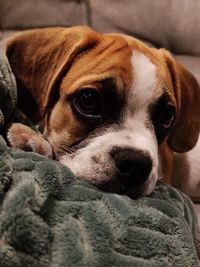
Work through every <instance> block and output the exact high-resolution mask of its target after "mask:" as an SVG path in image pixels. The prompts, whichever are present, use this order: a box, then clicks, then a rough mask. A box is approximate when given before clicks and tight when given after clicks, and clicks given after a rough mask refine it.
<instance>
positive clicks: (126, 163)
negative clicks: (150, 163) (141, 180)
mask: <svg viewBox="0 0 200 267" xmlns="http://www.w3.org/2000/svg"><path fill="white" fill-rule="evenodd" d="M132 165H133V163H132V161H130V160H128V159H125V160H121V159H120V158H119V157H116V158H115V166H116V167H117V169H118V170H119V171H120V172H121V173H125V174H129V173H131V169H132Z"/></svg>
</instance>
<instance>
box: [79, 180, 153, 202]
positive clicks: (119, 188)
mask: <svg viewBox="0 0 200 267" xmlns="http://www.w3.org/2000/svg"><path fill="white" fill-rule="evenodd" d="M79 179H81V180H88V179H87V178H84V177H81V178H79ZM90 183H91V184H92V185H93V186H95V187H97V188H98V189H100V190H101V191H104V192H109V193H115V194H119V195H126V196H128V197H130V198H132V199H137V198H139V197H142V196H148V195H150V194H151V193H152V191H153V190H154V188H155V184H156V181H155V179H153V178H151V179H148V180H147V181H146V182H145V183H144V184H142V185H138V186H130V185H124V184H123V183H121V182H120V181H119V180H118V179H116V177H115V178H114V177H112V178H111V179H110V180H107V181H101V182H96V181H93V182H92V181H90Z"/></svg>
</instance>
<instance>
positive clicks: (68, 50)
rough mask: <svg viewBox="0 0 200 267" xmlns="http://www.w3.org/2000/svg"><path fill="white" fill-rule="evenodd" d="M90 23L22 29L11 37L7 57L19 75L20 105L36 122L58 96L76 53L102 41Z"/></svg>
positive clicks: (17, 75)
mask: <svg viewBox="0 0 200 267" xmlns="http://www.w3.org/2000/svg"><path fill="white" fill-rule="evenodd" d="M98 38H99V37H98V34H97V33H96V32H94V31H93V30H92V29H90V28H88V27H86V26H77V27H71V28H62V27H60V28H46V29H34V30H28V31H22V32H20V33H18V34H15V35H14V36H12V37H10V39H8V40H7V51H6V54H7V57H8V60H9V62H10V65H11V68H12V71H13V73H14V75H15V77H16V80H17V85H18V94H19V99H18V100H19V107H20V108H21V109H22V111H23V112H24V113H25V114H26V115H27V116H28V117H29V119H31V120H32V122H34V123H38V122H40V121H41V120H43V119H44V116H45V114H46V112H47V111H48V110H50V107H52V105H53V104H52V102H55V99H56V98H58V94H59V84H60V82H61V79H62V78H63V76H64V75H66V74H67V72H68V70H69V69H70V68H71V66H72V65H73V63H74V61H75V59H76V57H77V56H78V55H80V54H81V53H83V52H84V51H87V50H88V49H90V48H91V47H93V46H94V45H95V44H96V43H98V40H99V39H98Z"/></svg>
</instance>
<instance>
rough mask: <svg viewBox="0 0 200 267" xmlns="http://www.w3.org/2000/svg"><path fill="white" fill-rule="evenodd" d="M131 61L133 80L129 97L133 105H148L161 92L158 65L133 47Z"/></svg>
mask: <svg viewBox="0 0 200 267" xmlns="http://www.w3.org/2000/svg"><path fill="white" fill-rule="evenodd" d="M131 63H132V68H133V78H132V79H133V81H132V86H131V88H130V93H129V98H130V101H131V102H133V103H134V104H135V105H140V106H148V105H149V104H151V103H152V102H153V101H155V100H156V99H157V98H158V97H159V96H160V95H161V94H162V93H163V89H162V83H163V81H162V78H161V76H160V73H159V68H158V66H157V65H156V64H155V63H153V62H152V61H151V59H150V58H149V57H148V55H145V54H144V53H142V52H141V51H137V50H135V49H133V51H132V57H131Z"/></svg>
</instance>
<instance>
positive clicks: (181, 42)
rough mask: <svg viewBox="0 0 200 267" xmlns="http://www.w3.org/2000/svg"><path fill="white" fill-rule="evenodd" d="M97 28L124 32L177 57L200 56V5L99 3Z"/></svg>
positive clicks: (95, 4)
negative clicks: (162, 48)
mask: <svg viewBox="0 0 200 267" xmlns="http://www.w3.org/2000/svg"><path fill="white" fill-rule="evenodd" d="M91 5H92V6H91V7H92V19H93V26H94V27H95V28H96V29H97V30H100V31H108V32H110V31H114V32H123V33H128V34H130V35H133V36H135V37H139V38H141V39H144V40H147V41H150V42H151V43H153V44H155V46H156V47H165V48H167V49H169V50H171V51H172V52H173V53H179V54H200V16H199V10H200V1H196V0H176V1H174V0H168V1H164V0H154V1H149V0H124V1H115V0H95V1H91Z"/></svg>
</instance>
